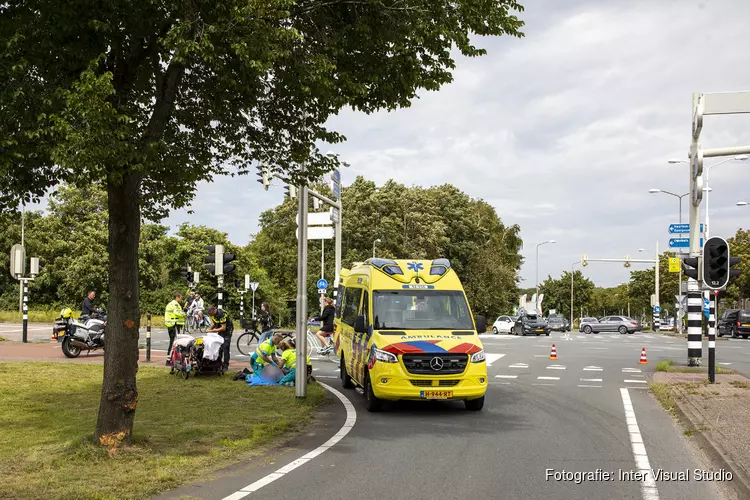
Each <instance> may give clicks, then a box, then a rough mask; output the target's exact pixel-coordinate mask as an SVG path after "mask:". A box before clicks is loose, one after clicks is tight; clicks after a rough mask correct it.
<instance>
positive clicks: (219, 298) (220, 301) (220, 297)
mask: <svg viewBox="0 0 750 500" xmlns="http://www.w3.org/2000/svg"><path fill="white" fill-rule="evenodd" d="M216 282H217V283H218V290H217V294H216V302H217V306H216V308H217V309H218V310H219V311H221V310H222V309H224V275H223V274H220V275H218V276H217V277H216Z"/></svg>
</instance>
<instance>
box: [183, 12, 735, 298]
mask: <svg viewBox="0 0 750 500" xmlns="http://www.w3.org/2000/svg"><path fill="white" fill-rule="evenodd" d="M526 3H527V4H528V5H527V10H526V12H525V13H523V14H521V17H522V18H523V19H525V20H526V21H527V26H526V28H525V32H526V37H525V38H523V39H513V38H499V39H479V40H478V43H479V44H480V45H482V46H485V47H487V48H488V51H489V54H488V55H487V56H484V57H480V58H475V59H460V60H459V61H458V68H457V70H456V72H455V82H454V83H452V84H451V85H448V86H446V87H444V89H442V90H441V91H440V92H423V93H422V94H421V98H420V99H418V100H416V101H415V102H414V104H413V106H412V107H411V108H409V109H403V110H399V111H396V112H392V113H386V112H381V113H374V114H372V115H364V114H357V113H353V112H349V111H345V112H342V113H341V114H339V115H338V116H336V117H333V118H332V119H331V121H330V125H331V126H332V128H334V129H335V130H338V131H340V132H342V133H343V134H344V135H346V136H347V138H348V141H347V142H346V143H344V144H342V145H337V146H336V147H335V150H336V151H337V152H339V153H341V156H342V159H344V160H345V161H347V162H349V163H351V164H352V167H351V168H350V169H347V170H345V171H344V172H343V173H342V174H343V181H344V183H347V182H350V181H351V180H352V179H353V178H354V176H355V175H358V174H361V175H364V176H365V177H367V178H369V179H372V180H373V181H375V182H377V183H383V182H385V181H386V180H388V179H390V178H394V179H396V180H397V181H399V182H401V183H404V184H407V185H411V184H421V185H433V184H442V183H446V182H449V183H452V184H454V185H456V186H457V187H459V188H460V189H462V190H464V191H465V192H467V193H468V194H469V195H471V196H474V197H481V198H484V199H486V200H487V201H488V202H490V203H492V204H493V205H494V206H495V207H496V208H497V210H498V213H499V214H500V216H501V217H502V218H503V220H504V221H505V222H506V223H508V224H514V223H518V224H520V225H521V229H522V237H523V238H524V240H525V243H526V245H525V250H524V256H525V258H526V262H525V264H524V267H523V269H522V276H523V277H524V278H525V279H526V281H525V282H524V284H525V285H529V286H532V285H533V281H534V274H535V255H534V252H535V246H536V243H538V242H540V241H544V240H545V239H549V238H550V237H554V239H556V240H557V244H555V245H547V246H545V247H544V249H543V250H541V249H540V266H539V276H540V278H541V277H545V276H546V275H547V274H552V275H553V276H557V275H559V274H560V273H561V272H562V271H564V270H567V269H569V268H570V264H571V263H572V262H574V261H576V260H578V259H579V258H580V255H581V254H582V253H586V254H588V255H589V256H591V257H617V256H624V255H625V254H631V255H635V254H636V253H637V249H638V248H646V249H648V251H649V252H653V250H652V249H653V247H654V245H655V242H656V240H657V239H659V242H660V246H661V248H662V249H663V248H665V247H666V246H667V242H668V239H669V235H668V234H667V226H668V224H669V223H671V222H676V219H677V215H678V214H677V200H676V199H674V198H671V197H668V196H665V195H662V194H659V195H649V194H648V189H649V188H652V187H658V188H662V189H666V190H669V191H674V192H680V193H682V192H686V191H687V190H688V171H687V168H688V167H687V165H684V164H683V165H668V164H667V163H666V160H667V159H668V158H671V157H683V158H684V157H686V155H687V150H688V147H689V145H690V123H691V109H690V107H691V94H692V93H693V92H697V91H704V92H713V91H726V90H744V89H746V86H747V82H749V81H750V64H748V63H749V62H750V60H749V59H750V58H748V56H746V55H745V51H744V48H745V47H746V46H747V41H748V29H747V23H746V19H748V14H750V2H740V1H731V0H724V1H720V0H713V1H711V2H705V3H697V4H692V3H691V4H686V3H685V2H678V1H676V0H660V1H659V2H653V1H636V2H633V1H624V0H623V1H619V2H614V1H613V2H595V1H593V0H589V1H579V2H577V3H570V2H565V4H566V5H565V6H560V5H558V4H559V3H560V2H552V1H541V2H540V1H534V2H526ZM748 125H750V116H736V117H708V118H707V119H706V120H705V125H704V134H703V135H704V139H703V141H702V143H703V145H704V146H705V147H718V146H729V145H739V144H750V127H748ZM712 161H715V160H707V163H711V162H712ZM749 179H750V161H749V162H747V164H737V165H735V164H731V163H730V164H727V165H722V166H721V167H719V168H717V169H716V171H714V172H712V176H711V185H712V187H713V188H714V191H713V193H712V196H711V207H712V212H711V213H712V219H711V222H712V234H716V235H725V236H729V235H731V234H733V233H734V231H735V230H736V229H737V228H738V227H740V226H743V225H744V226H748V224H747V221H748V217H749V216H750V208H745V209H742V208H738V207H735V206H734V204H735V202H736V201H738V200H745V201H750V192H748V189H747V188H746V187H745V186H747V185H748V182H747V181H748V180H749ZM282 195H283V194H282V189H281V188H280V187H273V188H272V189H271V190H270V191H269V192H264V191H262V189H261V188H260V185H259V184H258V183H257V182H255V178H254V177H246V178H235V179H219V180H217V181H216V183H214V184H213V185H206V186H201V187H200V189H199V194H198V197H197V199H196V202H195V203H194V204H193V209H194V210H195V212H196V213H195V215H194V216H191V217H190V218H191V219H192V220H194V221H195V222H198V223H204V224H208V225H213V226H215V227H217V228H219V229H221V230H225V231H227V232H229V234H230V237H231V239H232V240H233V241H236V242H237V243H245V242H246V241H247V238H248V235H249V233H251V232H253V231H255V230H256V228H257V217H258V215H259V214H260V212H261V211H262V210H264V209H267V208H270V207H272V206H274V205H275V204H277V203H279V202H280V201H281V197H282ZM217 200H221V202H217ZM683 211H684V216H683V219H684V220H687V213H688V202H687V199H686V200H685V203H684V206H683ZM186 218H187V217H186V216H184V215H183V214H180V213H178V214H175V215H174V216H173V217H172V218H171V219H170V221H169V222H171V223H176V222H178V221H180V220H185V219H186ZM635 268H636V266H635V265H634V269H635ZM585 273H586V274H587V275H588V276H589V277H591V278H592V279H594V280H595V281H596V282H597V283H598V284H601V285H606V286H609V285H615V284H617V283H621V282H623V281H625V280H626V279H627V277H628V271H627V270H626V269H624V268H623V267H622V266H620V265H615V264H600V265H593V264H592V265H591V266H589V267H588V268H586V270H585Z"/></svg>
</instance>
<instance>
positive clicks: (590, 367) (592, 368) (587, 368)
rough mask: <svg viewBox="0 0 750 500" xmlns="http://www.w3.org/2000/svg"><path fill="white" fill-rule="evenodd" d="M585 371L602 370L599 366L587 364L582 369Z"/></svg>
mask: <svg viewBox="0 0 750 500" xmlns="http://www.w3.org/2000/svg"><path fill="white" fill-rule="evenodd" d="M583 371H585V372H600V371H602V367H601V366H587V367H585V368H584V369H583Z"/></svg>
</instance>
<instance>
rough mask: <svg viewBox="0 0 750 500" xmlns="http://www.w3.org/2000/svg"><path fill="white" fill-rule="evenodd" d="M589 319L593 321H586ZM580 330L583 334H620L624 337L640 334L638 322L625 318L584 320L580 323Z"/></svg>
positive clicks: (605, 317) (613, 317)
mask: <svg viewBox="0 0 750 500" xmlns="http://www.w3.org/2000/svg"><path fill="white" fill-rule="evenodd" d="M591 319H593V320H594V321H586V320H591ZM580 330H581V331H582V332H583V333H585V334H589V333H592V332H593V333H599V332H620V334H622V335H625V334H626V333H629V334H632V333H633V332H640V331H641V325H640V323H639V322H638V321H636V320H634V319H633V318H628V317H627V316H604V317H603V318H599V319H598V320H596V319H595V318H584V320H583V321H582V322H581V328H580Z"/></svg>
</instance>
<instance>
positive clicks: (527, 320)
mask: <svg viewBox="0 0 750 500" xmlns="http://www.w3.org/2000/svg"><path fill="white" fill-rule="evenodd" d="M549 332H550V328H549V324H548V323H547V322H546V321H544V318H542V317H540V316H538V315H536V314H532V313H524V314H521V315H520V316H519V317H518V319H517V320H516V324H515V326H514V327H513V333H515V334H516V335H523V336H526V335H537V336H539V335H541V334H545V335H547V336H549Z"/></svg>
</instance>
